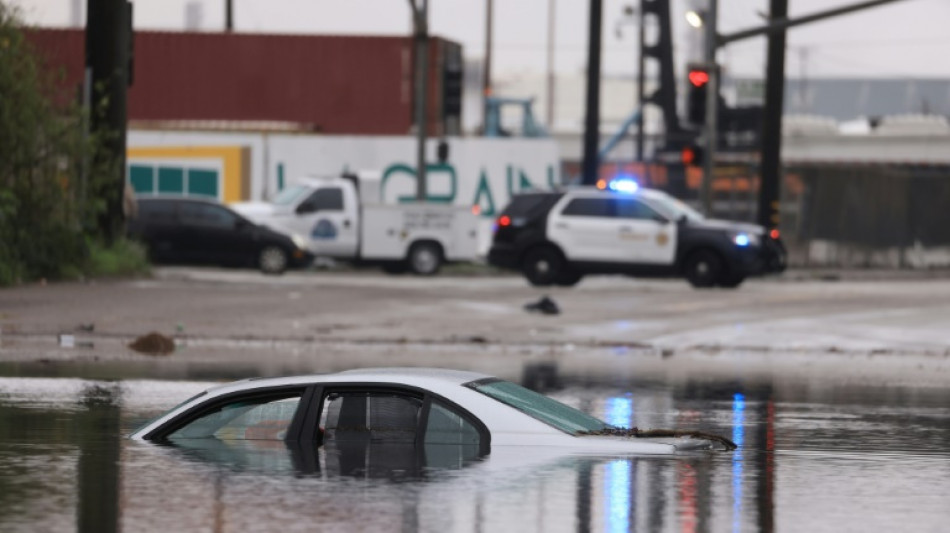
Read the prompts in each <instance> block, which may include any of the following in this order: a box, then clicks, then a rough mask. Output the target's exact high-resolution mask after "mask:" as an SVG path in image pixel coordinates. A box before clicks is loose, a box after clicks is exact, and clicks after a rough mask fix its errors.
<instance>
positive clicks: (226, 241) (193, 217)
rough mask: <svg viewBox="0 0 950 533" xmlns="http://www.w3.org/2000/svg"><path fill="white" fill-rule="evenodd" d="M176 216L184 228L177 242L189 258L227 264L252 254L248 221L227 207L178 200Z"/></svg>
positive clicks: (239, 261)
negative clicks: (179, 201)
mask: <svg viewBox="0 0 950 533" xmlns="http://www.w3.org/2000/svg"><path fill="white" fill-rule="evenodd" d="M178 216H179V220H180V221H181V225H182V227H183V229H185V230H186V232H185V233H184V234H183V235H181V236H180V237H179V246H180V248H181V249H182V251H183V253H184V254H185V255H187V256H188V257H189V258H190V259H192V260H195V261H201V262H208V263H215V264H230V263H241V262H245V261H247V260H248V259H251V258H253V257H254V241H253V236H252V235H251V234H250V232H249V229H250V225H249V224H248V223H247V221H244V220H243V219H242V218H240V217H239V216H238V215H237V214H235V213H234V212H232V211H230V210H229V209H227V208H225V207H223V206H219V205H214V204H208V203H204V202H182V203H181V204H179V206H178Z"/></svg>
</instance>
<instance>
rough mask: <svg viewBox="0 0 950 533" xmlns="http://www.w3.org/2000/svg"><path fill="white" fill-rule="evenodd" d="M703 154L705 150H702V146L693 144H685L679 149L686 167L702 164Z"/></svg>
mask: <svg viewBox="0 0 950 533" xmlns="http://www.w3.org/2000/svg"><path fill="white" fill-rule="evenodd" d="M704 154H705V152H704V151H703V149H702V147H700V146H697V145H695V144H689V145H686V146H684V147H683V149H682V150H680V158H681V159H682V161H683V164H684V165H686V166H688V167H690V166H702V164H703V156H704Z"/></svg>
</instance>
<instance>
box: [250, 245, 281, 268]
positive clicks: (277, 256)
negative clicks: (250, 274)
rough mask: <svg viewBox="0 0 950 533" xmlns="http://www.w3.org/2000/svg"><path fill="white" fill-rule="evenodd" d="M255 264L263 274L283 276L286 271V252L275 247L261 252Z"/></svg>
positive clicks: (269, 247)
mask: <svg viewBox="0 0 950 533" xmlns="http://www.w3.org/2000/svg"><path fill="white" fill-rule="evenodd" d="M257 264H258V266H259V267H260V269H261V272H263V273H265V274H283V272H284V271H285V270H287V252H285V251H284V250H282V249H281V248H279V247H277V246H268V247H266V248H264V249H263V250H261V253H260V255H259V256H258V260H257Z"/></svg>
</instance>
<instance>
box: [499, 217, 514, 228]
mask: <svg viewBox="0 0 950 533" xmlns="http://www.w3.org/2000/svg"><path fill="white" fill-rule="evenodd" d="M498 225H499V226H502V227H504V226H510V225H511V218H510V217H509V216H508V215H502V216H500V217H498Z"/></svg>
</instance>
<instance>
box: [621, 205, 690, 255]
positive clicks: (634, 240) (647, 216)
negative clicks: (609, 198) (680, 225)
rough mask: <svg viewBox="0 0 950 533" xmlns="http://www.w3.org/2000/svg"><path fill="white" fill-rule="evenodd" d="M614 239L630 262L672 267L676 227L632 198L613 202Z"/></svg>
mask: <svg viewBox="0 0 950 533" xmlns="http://www.w3.org/2000/svg"><path fill="white" fill-rule="evenodd" d="M613 202H614V208H615V212H616V216H617V221H618V224H619V226H618V235H619V237H620V240H621V241H622V244H620V246H619V247H620V248H622V249H623V250H624V251H625V252H629V253H630V254H631V257H632V259H633V261H634V262H636V263H644V264H650V265H672V264H673V260H674V255H675V251H676V227H675V225H674V224H673V223H671V222H670V221H668V220H666V218H664V217H663V216H662V215H660V214H659V213H657V212H656V211H654V210H653V209H652V208H651V207H649V206H647V205H646V204H644V203H643V202H641V201H640V200H638V199H636V198H615V199H614V200H613Z"/></svg>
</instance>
